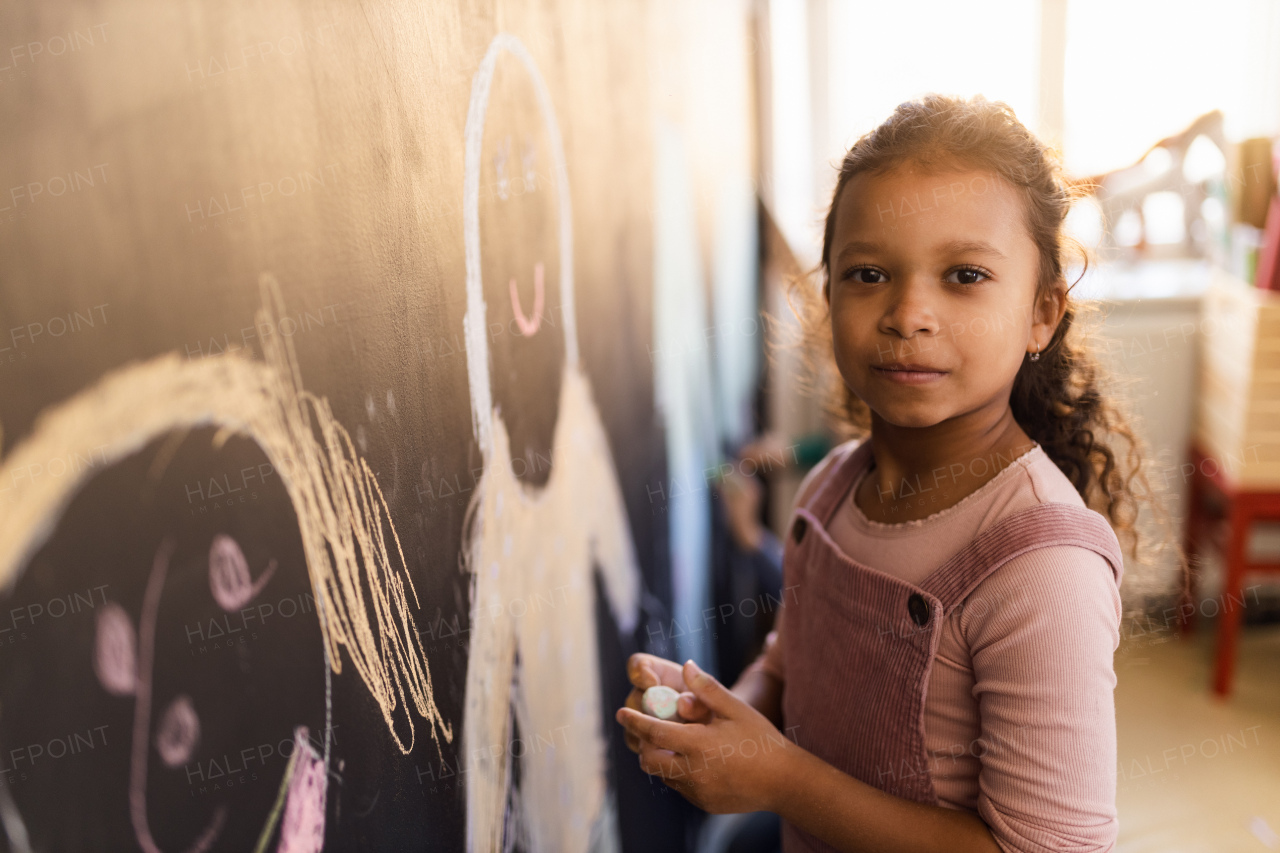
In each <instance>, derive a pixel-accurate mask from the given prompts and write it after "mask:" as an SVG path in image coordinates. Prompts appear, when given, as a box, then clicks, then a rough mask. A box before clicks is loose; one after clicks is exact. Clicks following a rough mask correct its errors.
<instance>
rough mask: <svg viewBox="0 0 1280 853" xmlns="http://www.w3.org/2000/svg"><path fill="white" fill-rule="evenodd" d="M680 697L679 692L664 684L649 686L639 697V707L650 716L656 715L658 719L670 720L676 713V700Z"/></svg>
mask: <svg viewBox="0 0 1280 853" xmlns="http://www.w3.org/2000/svg"><path fill="white" fill-rule="evenodd" d="M679 699H680V694H679V693H677V692H676V691H674V690H672V689H671V688H670V687H666V686H664V685H661V684H659V685H657V686H656V687H650V688H649V689H648V690H646V691H645V692H644V696H642V697H641V698H640V707H641V708H643V709H644V712H645V713H646V714H648V715H649V716H650V717H657V718H658V719H659V720H670V719H671V718H672V717H674V716H675V715H676V702H677V701H678V700H679Z"/></svg>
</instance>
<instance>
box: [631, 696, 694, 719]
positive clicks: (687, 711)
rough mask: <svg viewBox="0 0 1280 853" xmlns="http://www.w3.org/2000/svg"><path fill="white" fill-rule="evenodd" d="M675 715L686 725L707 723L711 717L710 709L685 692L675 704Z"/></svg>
mask: <svg viewBox="0 0 1280 853" xmlns="http://www.w3.org/2000/svg"><path fill="white" fill-rule="evenodd" d="M628 707H630V706H628ZM676 713H678V714H679V715H680V718H681V719H682V720H684V721H685V722H686V723H709V722H711V717H712V714H711V709H710V708H708V707H707V706H706V705H704V704H703V703H702V700H701V699H699V698H698V697H697V696H696V695H694V694H693V693H692V692H690V691H687V690H686V691H685V692H684V693H681V694H680V699H679V700H678V701H677V702H676Z"/></svg>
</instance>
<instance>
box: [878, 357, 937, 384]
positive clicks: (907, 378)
mask: <svg viewBox="0 0 1280 853" xmlns="http://www.w3.org/2000/svg"><path fill="white" fill-rule="evenodd" d="M871 369H872V370H873V371H874V372H875V375H876V376H881V377H883V378H885V379H887V380H889V381H890V382H896V383H898V384H900V385H928V384H929V383H931V382H937V381H939V380H941V379H942V377H944V376H946V375H947V372H946V371H945V370H939V369H938V368H936V367H929V366H928V365H924V364H904V363H902V362H892V363H889V364H881V365H873V366H872V368H871Z"/></svg>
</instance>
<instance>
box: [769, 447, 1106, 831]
mask: <svg viewBox="0 0 1280 853" xmlns="http://www.w3.org/2000/svg"><path fill="white" fill-rule="evenodd" d="M870 464H871V448H870V445H869V443H867V442H862V443H861V444H859V445H857V446H856V447H854V448H851V449H850V450H848V451H845V452H844V454H843V455H842V456H841V457H839V458H837V459H835V460H833V461H832V464H831V469H830V471H829V472H828V473H827V474H825V475H824V476H823V479H822V481H821V482H820V483H819V484H818V485H817V487H816V488H814V489H813V490H812V491H811V492H810V498H809V500H808V501H807V502H806V504H805V505H803V506H800V507H797V509H796V511H795V515H794V516H793V519H792V524H791V532H790V534H789V535H788V537H787V542H786V552H785V557H784V561H783V577H784V585H785V589H786V590H787V591H788V595H787V596H784V597H785V598H786V599H787V601H786V604H785V607H786V610H787V614H786V618H785V619H784V620H783V623H782V629H781V637H780V639H781V642H782V654H783V669H784V672H785V678H786V681H785V685H784V688H783V694H782V716H783V725H784V727H785V728H786V730H787V732H788V735H789V736H790V737H792V738H793V739H794V740H795V742H796V743H797V744H799V745H800V746H801V747H803V748H805V749H807V750H809V751H810V752H812V753H813V754H814V755H816V756H817V757H818V758H821V759H822V760H823V761H825V762H827V763H828V764H831V765H833V766H835V767H836V768H837V769H839V770H841V771H843V772H844V773H847V774H849V775H850V776H853V777H855V778H857V779H860V780H861V781H863V782H865V783H867V784H868V785H873V786H875V787H876V788H879V789H881V790H883V791H886V792H887V793H890V794H893V795H894V796H898V797H905V798H907V799H909V800H914V801H916V802H921V803H928V804H930V805H937V804H938V798H937V795H936V793H935V792H934V788H933V780H932V778H931V777H930V775H929V756H928V753H927V752H926V751H925V742H924V700H925V691H926V689H927V687H928V683H929V671H930V669H931V667H932V666H933V659H934V656H935V655H936V654H937V651H938V640H939V637H940V635H941V627H942V625H943V623H944V622H945V620H946V618H947V616H949V615H950V614H951V612H952V611H953V610H954V609H955V608H956V607H958V606H960V604H961V603H962V602H964V600H965V598H966V596H968V595H969V593H970V592H971V591H972V590H973V588H974V587H975V586H977V585H978V583H979V582H980V581H982V579H983V578H985V577H987V575H989V574H991V573H992V572H994V571H995V570H996V569H998V568H1000V567H1001V566H1002V565H1004V564H1005V563H1007V562H1008V561H1009V560H1011V559H1013V558H1014V557H1017V556H1019V555H1021V554H1024V553H1026V552H1028V551H1032V550H1035V549H1037V548H1046V547H1049V546H1053V545H1077V546H1080V547H1082V548H1088V549H1090V550H1092V551H1096V552H1097V553H1098V554H1101V555H1102V556H1103V557H1104V558H1106V560H1107V561H1108V562H1109V563H1110V564H1111V569H1112V571H1113V572H1114V573H1115V577H1116V583H1117V584H1119V583H1120V578H1121V575H1122V574H1123V571H1124V563H1123V558H1122V556H1121V553H1120V545H1119V542H1118V541H1117V539H1116V535H1115V533H1114V532H1113V531H1112V529H1111V527H1110V526H1109V525H1108V524H1107V522H1106V520H1105V519H1104V518H1103V517H1102V516H1101V515H1100V514H1099V513H1096V512H1094V511H1093V510H1089V509H1085V508H1084V507H1080V506H1073V505H1070V504H1060V503H1059V504H1040V505H1037V506H1035V507H1031V508H1030V509H1026V510H1023V511H1021V512H1017V513H1015V514H1013V515H1012V516H1009V517H1008V518H1005V519H1003V520H1002V521H999V522H997V523H996V524H994V525H993V526H992V527H990V528H988V529H987V530H985V531H983V532H982V533H981V534H979V535H978V536H977V537H976V538H975V539H974V540H973V541H972V542H970V543H969V544H968V545H966V546H965V547H964V548H962V549H961V550H960V551H959V552H958V553H957V554H956V555H955V556H953V557H952V558H951V559H949V560H947V561H946V562H945V563H943V564H942V565H941V566H939V567H938V568H937V569H936V570H935V571H934V572H933V573H932V574H930V575H929V576H928V577H926V578H925V579H924V580H923V581H921V582H920V585H919V586H916V585H913V584H910V583H907V582H906V581H903V580H900V579H899V578H895V577H892V576H890V575H887V574H885V573H884V572H881V571H879V570H877V569H875V568H872V567H871V566H867V565H863V564H861V563H858V562H856V561H854V560H851V559H849V558H848V557H847V556H845V554H844V553H843V552H841V551H840V549H839V547H838V546H837V545H836V544H835V542H834V541H833V540H832V539H831V537H830V535H828V533H827V530H828V528H829V526H830V521H831V519H832V517H833V516H834V513H835V512H836V510H837V509H838V508H840V507H841V506H842V505H843V502H844V501H845V500H851V499H852V498H851V496H850V494H849V492H850V490H851V488H852V487H853V484H854V483H855V482H856V481H857V479H858V477H859V475H861V474H862V472H863V471H864V470H866V468H867V467H868V466H869V465H870ZM995 606H998V603H997V604H996V605H995ZM782 840H783V850H784V851H785V853H801V851H833V850H834V849H835V848H833V847H831V846H830V845H829V844H826V843H824V842H822V841H821V840H819V839H818V838H815V837H814V836H812V835H810V834H809V833H807V832H804V831H802V830H801V829H799V828H798V827H796V826H794V825H792V824H790V823H787V822H784V823H783V828H782Z"/></svg>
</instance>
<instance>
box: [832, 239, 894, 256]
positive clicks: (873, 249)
mask: <svg viewBox="0 0 1280 853" xmlns="http://www.w3.org/2000/svg"><path fill="white" fill-rule="evenodd" d="M883 251H884V244H882V243H869V242H866V241H864V240H853V241H851V242H849V243H845V244H844V246H842V247H841V248H840V254H839V255H837V256H836V260H837V261H841V260H844V258H845V256H846V255H853V254H859V253H861V254H864V255H874V254H875V253H877V252H883Z"/></svg>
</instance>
